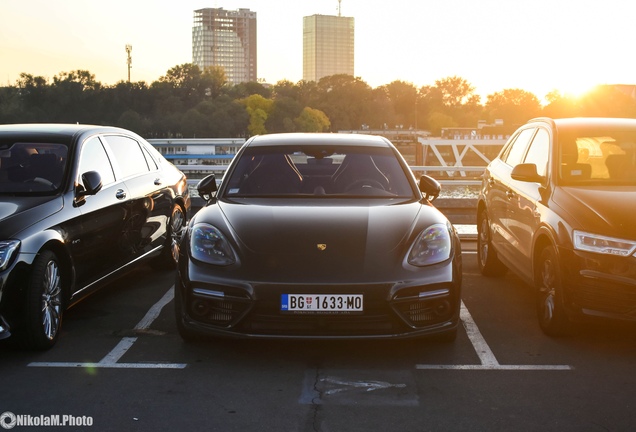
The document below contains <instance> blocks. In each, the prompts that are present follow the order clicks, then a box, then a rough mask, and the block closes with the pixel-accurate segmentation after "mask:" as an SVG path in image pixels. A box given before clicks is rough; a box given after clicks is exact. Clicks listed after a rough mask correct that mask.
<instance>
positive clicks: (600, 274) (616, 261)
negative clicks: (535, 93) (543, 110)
mask: <svg viewBox="0 0 636 432" xmlns="http://www.w3.org/2000/svg"><path fill="white" fill-rule="evenodd" d="M635 215H636V119H620V118H615V119H612V118H564V119H551V118H538V119H533V120H531V121H529V122H528V123H527V124H525V125H524V126H522V127H520V128H519V129H518V130H517V131H516V132H515V133H514V134H513V135H512V136H511V138H510V139H509V140H508V142H507V143H506V145H505V146H504V147H503V148H502V150H501V153H500V154H499V156H498V157H497V158H496V159H494V160H493V161H492V162H491V163H490V164H489V166H488V168H487V169H486V171H485V173H484V178H483V184H482V188H481V193H480V197H479V201H478V221H477V224H478V226H477V230H478V263H479V267H480V269H481V272H482V273H483V274H484V275H487V276H497V275H501V274H503V273H505V272H506V271H507V270H508V269H510V270H512V271H513V272H514V273H515V274H516V275H518V276H519V277H521V278H522V279H523V280H525V281H526V282H527V283H528V284H530V285H531V286H533V287H534V288H535V291H536V309H537V316H538V321H539V324H540V326H541V329H542V330H543V331H544V332H545V333H546V334H548V335H551V336H561V335H567V334H569V333H571V332H572V330H574V328H575V326H574V325H573V323H575V322H576V321H581V320H583V319H586V320H587V319H588V318H589V317H605V318H614V319H621V320H631V321H636V224H635V223H634V219H633V218H634V216H635Z"/></svg>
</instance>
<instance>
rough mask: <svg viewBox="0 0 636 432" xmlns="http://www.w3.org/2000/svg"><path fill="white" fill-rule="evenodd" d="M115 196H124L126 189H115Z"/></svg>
mask: <svg viewBox="0 0 636 432" xmlns="http://www.w3.org/2000/svg"><path fill="white" fill-rule="evenodd" d="M115 198H117V199H118V200H122V199H124V198H126V191H124V190H123V189H117V192H115Z"/></svg>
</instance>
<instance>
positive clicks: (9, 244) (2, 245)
mask: <svg viewBox="0 0 636 432" xmlns="http://www.w3.org/2000/svg"><path fill="white" fill-rule="evenodd" d="M19 246H20V241H19V240H2V241H0V271H1V270H4V269H6V268H7V267H8V266H9V263H10V262H11V258H13V255H14V254H15V252H16V251H17V250H18V247H19Z"/></svg>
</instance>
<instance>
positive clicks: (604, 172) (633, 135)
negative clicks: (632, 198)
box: [559, 129, 636, 185]
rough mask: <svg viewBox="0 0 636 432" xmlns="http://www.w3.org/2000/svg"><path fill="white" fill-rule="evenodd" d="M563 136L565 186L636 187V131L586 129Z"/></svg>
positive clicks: (562, 160)
mask: <svg viewBox="0 0 636 432" xmlns="http://www.w3.org/2000/svg"><path fill="white" fill-rule="evenodd" d="M559 136H560V138H559V141H560V142H561V152H560V166H561V173H560V175H561V179H562V181H563V182H565V183H567V184H586V183H594V184H617V185H619V184H620V185H636V131H634V130H615V129H597V130H590V129H582V130H578V131H568V132H566V133H564V134H560V135H559Z"/></svg>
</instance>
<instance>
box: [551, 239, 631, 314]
mask: <svg viewBox="0 0 636 432" xmlns="http://www.w3.org/2000/svg"><path fill="white" fill-rule="evenodd" d="M560 254H561V256H562V257H564V259H562V260H561V263H562V264H561V271H562V274H563V275H564V277H563V278H562V280H563V283H564V287H565V294H566V305H567V306H568V309H569V310H570V311H571V312H573V313H578V314H580V315H588V316H600V317H606V318H612V319H621V320H630V321H636V257H634V256H630V257H617V256H610V255H600V254H593V253H589V252H582V251H574V250H571V249H565V248H562V249H561V250H560Z"/></svg>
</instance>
